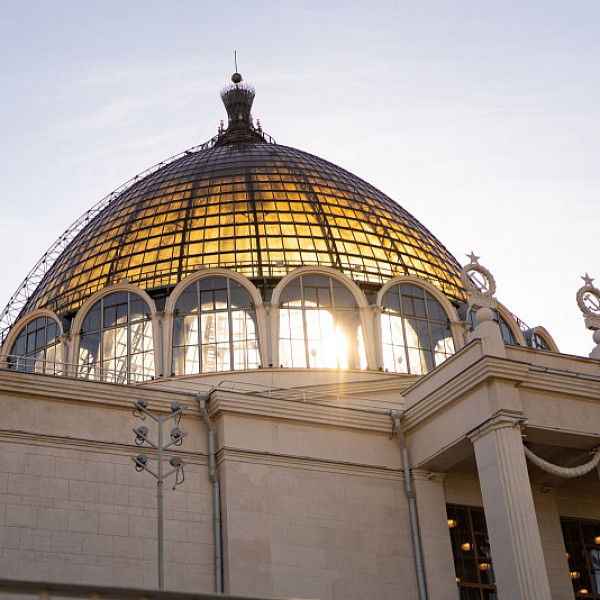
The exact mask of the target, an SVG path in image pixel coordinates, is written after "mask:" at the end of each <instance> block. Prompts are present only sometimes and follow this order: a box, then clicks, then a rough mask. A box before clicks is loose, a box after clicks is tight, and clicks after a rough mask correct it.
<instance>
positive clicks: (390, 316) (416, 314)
mask: <svg viewBox="0 0 600 600" xmlns="http://www.w3.org/2000/svg"><path fill="white" fill-rule="evenodd" d="M381 341H382V344H383V368H384V369H385V370H387V371H393V372H396V373H414V374H417V375H422V374H423V373H427V372H429V371H431V370H432V369H433V368H434V367H435V366H437V365H439V364H440V363H442V362H443V361H445V360H446V359H447V358H448V357H449V356H450V355H451V354H454V342H453V340H452V334H451V332H450V325H449V321H448V315H447V314H446V312H445V311H444V309H443V308H442V306H441V304H440V303H439V302H438V301H437V300H436V299H435V298H434V297H433V296H432V295H431V294H430V293H429V292H427V291H425V290H424V289H423V288H421V287H418V286H416V285H413V284H411V283H401V284H398V285H394V286H393V287H391V288H390V289H389V290H388V291H387V292H386V293H385V294H384V295H383V298H382V300H381Z"/></svg>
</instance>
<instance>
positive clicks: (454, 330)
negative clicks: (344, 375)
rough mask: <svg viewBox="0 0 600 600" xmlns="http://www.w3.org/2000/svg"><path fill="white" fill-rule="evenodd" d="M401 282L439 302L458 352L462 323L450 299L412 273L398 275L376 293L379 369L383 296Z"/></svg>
mask: <svg viewBox="0 0 600 600" xmlns="http://www.w3.org/2000/svg"><path fill="white" fill-rule="evenodd" d="M403 284H411V285H414V286H416V287H419V288H421V289H423V290H424V291H425V292H427V293H428V294H430V295H431V296H433V298H434V299H435V300H436V301H437V302H438V303H439V304H440V306H441V307H442V309H443V311H444V312H445V313H446V316H447V317H448V325H449V328H450V334H451V336H452V342H453V344H454V353H455V354H456V352H458V350H460V349H461V348H462V347H463V346H464V338H463V335H462V324H461V322H460V319H459V318H458V314H457V312H456V309H455V308H454V306H453V305H452V303H451V302H450V300H448V298H447V297H446V296H445V295H444V294H443V293H442V292H441V291H440V290H438V288H436V287H435V286H434V285H433V284H432V283H430V282H429V281H427V280H424V279H421V278H420V277H415V276H414V275H401V276H399V277H394V278H393V279H390V280H389V281H388V282H387V283H385V284H384V285H383V286H382V287H381V289H380V290H379V292H378V294H377V301H376V306H377V317H376V319H375V331H376V332H377V353H378V355H377V358H378V364H379V368H380V369H383V368H384V357H383V336H382V320H381V313H382V302H383V298H384V296H385V295H386V294H387V293H388V292H389V291H390V290H391V289H392V288H393V287H395V286H399V285H403Z"/></svg>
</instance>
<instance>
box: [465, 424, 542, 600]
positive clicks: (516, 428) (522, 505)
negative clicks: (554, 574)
mask: <svg viewBox="0 0 600 600" xmlns="http://www.w3.org/2000/svg"><path fill="white" fill-rule="evenodd" d="M470 437H471V441H472V442H473V447H474V449H475V459H476V461H477V471H478V473H479V481H480V485H481V494H482V497H483V506H484V510H485V518H486V521H487V527H488V533H489V537H490V545H491V551H492V563H493V565H494V572H495V574H496V584H497V586H498V597H499V598H500V600H548V599H549V598H551V594H550V586H549V584H548V576H547V574H546V565H545V563H544V555H543V551H542V543H541V541H540V533H539V530H538V526H537V520H536V514H535V508H534V504H533V496H532V493H531V485H530V483H529V475H528V473H527V464H526V461H525V453H524V451H523V443H522V440H521V420H520V419H519V418H518V416H514V415H510V414H498V415H496V416H495V417H493V418H492V419H490V420H489V421H488V422H487V423H485V424H484V425H482V426H481V427H479V428H478V429H477V430H475V431H474V432H473V433H472V434H471V436H470Z"/></svg>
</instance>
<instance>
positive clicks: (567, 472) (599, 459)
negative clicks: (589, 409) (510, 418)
mask: <svg viewBox="0 0 600 600" xmlns="http://www.w3.org/2000/svg"><path fill="white" fill-rule="evenodd" d="M523 449H524V450H525V456H526V457H527V458H528V459H529V460H530V461H531V462H532V463H533V464H534V465H535V466H536V467H539V468H540V469H543V470H544V471H546V472H547V473H550V474H551V475H556V476H557V477H565V478H567V479H573V478H575V477H581V476H582V475H585V474H586V473H589V472H590V471H591V470H592V469H595V468H596V467H597V466H598V464H599V463H600V452H599V450H600V447H597V448H594V449H593V450H592V451H591V452H590V454H593V455H594V456H593V457H592V459H591V460H589V461H588V462H586V463H584V464H583V465H578V466H576V467H559V466H558V465H553V464H552V463H549V462H548V461H546V460H544V459H543V458H540V457H539V456H537V454H534V453H533V452H532V451H531V450H530V449H529V448H528V447H527V446H525V445H523Z"/></svg>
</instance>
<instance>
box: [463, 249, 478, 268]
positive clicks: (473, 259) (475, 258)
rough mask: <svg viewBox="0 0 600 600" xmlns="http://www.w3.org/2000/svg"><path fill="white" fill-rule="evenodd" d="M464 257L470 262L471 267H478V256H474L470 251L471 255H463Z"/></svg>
mask: <svg viewBox="0 0 600 600" xmlns="http://www.w3.org/2000/svg"><path fill="white" fill-rule="evenodd" d="M465 256H466V257H467V258H468V259H469V260H470V261H471V264H472V265H478V264H479V259H480V258H481V257H480V256H475V253H474V252H473V250H471V254H465Z"/></svg>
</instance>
